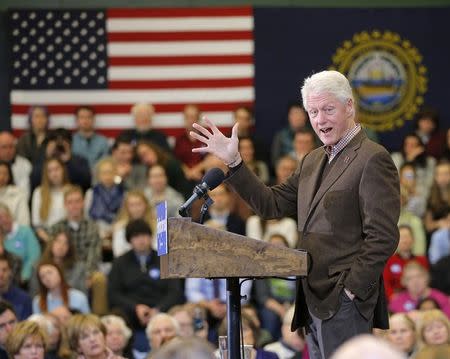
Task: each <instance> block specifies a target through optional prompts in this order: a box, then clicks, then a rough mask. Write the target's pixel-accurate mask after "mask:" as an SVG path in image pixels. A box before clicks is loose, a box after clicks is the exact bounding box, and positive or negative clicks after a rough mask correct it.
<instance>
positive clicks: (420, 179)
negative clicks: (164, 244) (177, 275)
mask: <svg viewBox="0 0 450 359" xmlns="http://www.w3.org/2000/svg"><path fill="white" fill-rule="evenodd" d="M154 112H155V109H154V108H153V106H152V105H150V104H145V103H139V104H136V105H135V106H133V108H132V109H131V114H132V116H133V118H134V125H135V126H134V128H133V129H129V130H125V131H123V132H122V133H120V134H119V135H118V136H117V137H116V138H114V139H111V138H106V137H104V136H102V135H101V134H99V133H98V132H97V131H96V129H95V111H94V109H93V108H91V107H89V106H80V107H79V108H77V109H76V111H75V113H74V116H75V118H76V121H75V123H76V127H77V128H76V130H75V131H74V132H71V131H69V130H67V129H65V128H56V129H55V128H54V126H52V123H51V115H50V113H49V112H48V110H47V109H46V108H45V107H42V106H35V107H32V108H30V109H29V113H28V115H29V129H28V130H27V131H26V132H24V133H23V134H21V135H20V137H18V138H16V137H15V136H14V135H13V134H12V133H10V132H6V131H4V132H1V133H0V294H1V297H2V301H1V302H0V358H2V357H5V358H6V357H7V355H9V357H11V358H16V357H17V358H32V357H33V358H43V357H44V354H45V357H46V358H71V357H78V358H120V357H125V358H136V359H140V358H145V357H147V356H150V358H164V355H169V354H164V351H163V350H162V347H165V346H167V347H168V349H165V350H166V351H167V352H170V350H173V348H172V349H170V348H171V347H170V345H171V346H175V344H176V343H175V344H174V341H178V340H179V341H180V343H181V342H183V341H185V340H189V338H191V339H192V338H200V339H202V340H204V341H205V342H206V341H209V342H210V343H211V344H212V346H209V345H207V344H204V346H203V347H202V345H203V344H199V343H198V342H195V341H194V342H189V341H187V342H183V343H185V346H184V348H185V349H186V348H189V347H190V345H192V346H196V345H200V346H199V347H198V348H200V349H202V350H204V352H205V353H210V352H212V350H213V349H214V348H213V347H217V340H218V337H219V336H220V335H222V334H224V333H226V331H224V328H226V327H225V321H224V319H225V316H226V305H225V298H226V286H225V281H224V280H209V279H198V278H188V279H186V280H175V279H171V280H163V279H161V278H160V268H159V257H158V256H157V253H156V251H155V249H156V245H155V241H154V239H155V233H156V209H155V208H156V204H157V203H159V202H161V201H167V205H168V216H169V217H173V216H177V215H178V208H179V207H180V205H181V204H183V202H184V201H185V199H187V198H188V197H189V196H190V194H191V191H192V188H193V187H194V186H195V184H197V183H198V182H199V181H200V180H201V178H202V177H203V175H204V174H205V172H207V171H208V170H209V169H211V168H213V167H220V168H222V169H223V170H224V171H227V170H228V168H227V167H226V166H224V164H223V163H222V162H221V161H220V160H219V159H218V158H216V157H215V156H213V155H211V154H206V155H202V154H200V153H198V152H192V149H193V148H197V147H201V146H202V144H201V143H200V141H198V140H197V139H195V138H193V137H191V136H190V135H189V132H190V131H192V124H193V123H199V122H201V112H200V109H199V107H197V106H196V105H194V104H188V105H186V106H185V108H184V119H185V131H183V133H182V134H181V135H179V136H177V137H175V138H168V137H167V136H166V135H165V134H164V133H162V132H159V131H158V130H157V129H154V128H153V126H152V117H153V116H154ZM233 116H234V121H235V122H236V123H239V133H238V136H239V152H240V155H241V158H242V161H243V162H244V163H245V164H246V166H247V167H248V168H249V169H250V170H251V171H252V172H253V173H254V174H255V175H256V176H258V177H259V178H260V179H261V181H262V182H263V183H265V184H268V185H275V184H280V183H283V182H284V181H285V180H286V179H287V178H288V177H289V176H290V175H291V174H292V173H293V172H294V171H295V169H296V168H297V165H298V164H299V161H301V160H302V159H303V158H304V156H305V155H307V154H308V153H309V152H311V151H312V150H313V149H315V148H317V147H319V146H320V143H319V142H320V141H319V139H318V137H317V136H316V134H315V132H314V131H313V129H312V128H311V126H310V123H309V118H308V114H307V112H306V111H305V110H304V109H303V107H302V106H301V105H300V104H298V103H294V104H291V105H290V106H289V107H288V111H287V120H288V121H287V122H288V123H287V125H286V126H285V127H284V128H283V129H282V130H280V131H279V132H278V133H276V134H275V135H274V137H273V143H272V144H271V146H269V145H268V144H265V143H263V142H262V141H261V140H260V139H259V138H258V137H257V136H255V134H254V131H253V130H254V127H255V124H254V121H253V115H252V112H251V110H250V109H249V108H247V107H245V106H242V107H238V108H236V110H235V111H234V113H233ZM374 135H375V134H373V133H372V134H371V136H374ZM269 149H270V151H269ZM391 155H392V160H393V162H394V164H395V166H396V167H397V169H398V173H399V178H400V186H401V212H400V220H399V223H398V227H399V232H400V242H399V245H398V248H397V251H396V253H395V254H394V255H393V256H392V257H391V258H389V260H388V262H387V264H386V266H385V269H384V273H383V277H384V282H385V290H386V295H387V297H388V309H389V311H390V313H392V316H391V317H390V329H389V330H388V331H387V332H386V333H381V334H380V333H376V334H377V335H380V336H382V337H383V340H385V341H387V342H390V343H392V344H393V345H394V346H395V347H396V348H397V349H398V350H400V351H402V352H404V353H405V354H406V355H407V356H408V357H409V358H420V359H422V358H431V356H430V355H431V354H430V353H432V352H440V351H442V352H443V353H447V354H448V353H449V352H450V326H449V317H450V300H449V294H450V277H449V275H448V273H449V272H450V214H449V208H450V130H447V131H444V130H443V129H441V128H440V127H439V118H438V115H437V113H436V112H435V111H433V110H424V111H423V112H421V113H420V114H419V115H418V117H417V119H416V129H415V131H414V132H413V133H411V134H408V135H406V136H405V137H404V139H403V143H402V147H401V150H400V151H399V152H394V153H392V154H391ZM210 197H211V198H212V199H213V200H214V204H213V205H212V206H211V208H210V211H209V213H208V215H207V217H206V220H205V225H207V226H211V227H214V228H218V229H223V230H228V231H231V232H234V233H237V234H242V235H247V236H249V237H252V238H256V239H260V240H263V241H267V242H270V243H272V244H274V245H278V246H285V247H290V248H295V247H296V245H297V241H298V230H297V220H296V218H291V217H285V218H280V219H276V220H275V219H273V220H266V219H263V218H261V217H259V216H257V215H256V214H255V213H254V212H253V211H252V210H251V209H250V208H249V207H248V206H247V205H246V204H245V202H244V201H243V200H242V199H241V198H240V197H239V196H238V195H237V194H236V193H234V192H233V191H231V190H230V188H229V187H228V186H227V185H225V184H221V185H219V186H218V187H217V188H216V189H214V190H213V191H211V194H210ZM200 205H201V203H200V202H197V203H195V205H194V207H193V209H192V217H193V219H194V220H196V219H198V209H199V208H200ZM242 292H243V294H245V298H246V299H244V300H243V302H242V311H243V314H242V318H243V319H242V326H243V336H244V342H245V343H246V344H250V345H253V347H254V348H255V349H254V355H255V357H256V358H280V359H287V358H308V351H307V350H306V347H305V337H304V334H303V332H302V331H301V330H297V331H294V332H291V330H290V329H291V328H290V325H291V322H292V318H293V316H294V312H293V304H294V302H295V295H296V288H295V283H294V282H292V281H290V280H283V279H280V278H272V279H262V280H254V281H246V282H244V283H243V285H242ZM169 344H170V345H169ZM194 344H195V345H194ZM198 348H197V349H198ZM200 349H199V350H200ZM186 350H187V349H186ZM30 353H35V355H36V356H33V355H31V354H30ZM36 353H38V354H36ZM199 355H200V354H199ZM206 355H208V354H206ZM168 357H170V356H167V358H168ZM200 357H201V356H199V358H200ZM205 357H207V356H205Z"/></svg>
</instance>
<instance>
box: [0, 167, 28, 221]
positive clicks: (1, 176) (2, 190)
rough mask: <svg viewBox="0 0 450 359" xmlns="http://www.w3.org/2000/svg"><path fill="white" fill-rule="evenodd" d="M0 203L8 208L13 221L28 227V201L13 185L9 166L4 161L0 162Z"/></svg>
mask: <svg viewBox="0 0 450 359" xmlns="http://www.w3.org/2000/svg"><path fill="white" fill-rule="evenodd" d="M0 202H2V203H4V204H6V205H7V206H8V208H9V210H10V212H11V215H12V217H13V218H14V221H16V222H17V223H19V224H23V225H26V226H29V225H30V208H29V207H28V199H27V197H26V195H25V194H24V193H23V191H22V190H21V189H19V187H17V186H16V185H14V178H13V174H12V170H11V165H10V164H9V163H8V162H4V161H0Z"/></svg>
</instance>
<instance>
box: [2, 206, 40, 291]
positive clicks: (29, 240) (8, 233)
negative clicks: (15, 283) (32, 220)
mask: <svg viewBox="0 0 450 359" xmlns="http://www.w3.org/2000/svg"><path fill="white" fill-rule="evenodd" d="M0 237H1V238H5V240H4V242H3V246H4V248H5V249H6V250H7V251H8V252H10V253H13V254H15V255H17V256H18V257H19V258H20V259H21V260H22V271H21V275H20V278H21V281H22V283H23V284H26V282H27V281H28V280H29V279H30V277H31V272H32V270H33V266H34V264H35V263H36V262H37V261H38V260H39V257H40V256H41V248H40V246H39V242H38V240H37V238H36V236H35V235H34V232H33V230H32V229H31V227H30V226H26V225H19V224H18V223H17V222H15V221H14V220H13V217H12V215H11V212H10V210H9V208H8V207H7V206H6V205H5V204H4V203H0Z"/></svg>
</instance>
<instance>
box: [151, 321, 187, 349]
mask: <svg viewBox="0 0 450 359" xmlns="http://www.w3.org/2000/svg"><path fill="white" fill-rule="evenodd" d="M145 332H146V334H147V338H148V340H149V342H150V348H151V350H152V352H153V351H156V350H158V349H159V348H161V347H162V346H163V345H165V344H167V343H168V342H170V341H171V340H172V339H173V338H175V337H177V336H178V335H179V333H180V326H179V325H178V322H177V321H176V320H175V318H173V317H172V316H171V315H169V314H166V313H159V314H156V315H155V316H154V317H153V318H152V319H151V320H150V321H149V323H148V326H147V328H146V330H145Z"/></svg>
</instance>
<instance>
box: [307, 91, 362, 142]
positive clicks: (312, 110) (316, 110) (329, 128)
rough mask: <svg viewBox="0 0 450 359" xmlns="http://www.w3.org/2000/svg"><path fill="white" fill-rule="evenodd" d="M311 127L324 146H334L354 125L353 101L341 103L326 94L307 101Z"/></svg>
mask: <svg viewBox="0 0 450 359" xmlns="http://www.w3.org/2000/svg"><path fill="white" fill-rule="evenodd" d="M307 103H308V108H307V111H308V114H309V118H310V121H311V125H312V127H313V129H314V131H315V132H316V134H317V136H319V138H320V140H321V141H322V142H323V144H324V145H326V146H329V145H335V144H336V143H337V142H338V141H339V140H340V139H341V138H342V137H343V136H344V135H345V133H346V132H347V131H348V130H349V129H351V128H352V127H353V126H354V125H355V121H354V108H353V101H352V100H350V99H349V100H347V101H346V103H345V104H344V103H342V102H341V101H339V100H338V99H337V98H336V97H335V96H333V95H331V94H328V93H321V94H314V95H310V96H309V97H308V99H307Z"/></svg>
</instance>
